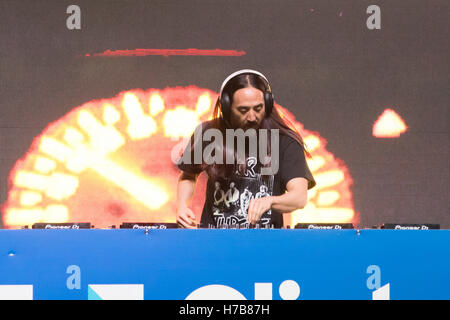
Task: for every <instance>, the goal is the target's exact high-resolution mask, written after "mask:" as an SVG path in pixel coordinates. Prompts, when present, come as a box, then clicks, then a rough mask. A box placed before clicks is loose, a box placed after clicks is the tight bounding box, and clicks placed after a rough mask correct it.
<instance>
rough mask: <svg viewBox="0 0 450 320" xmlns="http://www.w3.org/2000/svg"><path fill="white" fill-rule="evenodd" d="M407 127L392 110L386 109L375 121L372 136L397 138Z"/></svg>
mask: <svg viewBox="0 0 450 320" xmlns="http://www.w3.org/2000/svg"><path fill="white" fill-rule="evenodd" d="M407 129H408V127H407V126H406V124H405V122H404V121H403V119H402V118H401V117H400V116H399V115H398V114H397V113H396V112H395V111H394V110H392V109H386V110H384V111H383V113H382V114H381V115H380V116H379V117H378V119H377V121H375V123H374V125H373V129H372V135H373V136H374V137H375V138H398V137H400V134H402V133H405V132H406V130H407Z"/></svg>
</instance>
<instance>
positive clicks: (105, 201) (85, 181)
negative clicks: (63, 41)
mask: <svg viewBox="0 0 450 320" xmlns="http://www.w3.org/2000/svg"><path fill="white" fill-rule="evenodd" d="M216 99H217V93H215V92H213V91H211V90H208V89H202V88H198V87H196V86H188V87H175V88H166V89H163V90H159V89H148V90H145V91H144V90H141V89H137V90H130V91H125V92H121V93H119V94H118V95H117V96H115V97H113V98H110V99H101V100H93V101H89V102H87V103H85V104H83V105H81V106H79V107H76V108H74V109H73V110H72V111H70V112H69V113H68V114H66V115H65V116H63V117H62V118H60V119H58V120H56V121H54V122H53V123H50V124H49V125H48V126H47V128H45V129H44V131H43V132H42V134H41V135H39V136H38V137H36V138H35V139H34V141H33V143H32V145H31V147H30V149H29V150H28V152H27V153H26V155H25V156H24V157H23V158H21V159H19V160H18V161H17V162H16V164H15V166H14V168H13V169H12V171H11V172H10V176H9V191H8V198H7V200H6V202H5V203H4V204H3V206H2V218H3V223H4V225H5V227H6V228H17V227H21V226H31V225H32V224H34V223H37V222H91V224H93V225H94V226H95V227H96V228H107V227H109V226H111V225H116V226H117V225H120V224H121V223H122V222H175V205H176V203H175V200H176V186H177V181H178V176H179V173H180V171H179V170H178V168H177V167H176V166H175V165H174V163H173V161H172V159H173V158H174V155H175V158H176V155H179V153H180V151H182V150H183V148H184V146H185V145H186V142H187V139H186V138H188V137H190V136H191V134H192V133H193V131H194V129H195V127H196V126H197V125H198V124H199V123H200V122H202V121H205V120H208V119H209V118H210V117H211V114H212V110H213V105H214V103H215V100H216ZM276 107H277V108H278V110H279V111H280V112H281V113H282V115H283V117H285V118H287V119H289V120H290V121H291V123H293V124H294V125H295V126H296V128H297V129H298V130H299V131H300V132H301V133H302V135H303V138H304V140H305V143H306V145H307V147H308V149H309V151H310V152H311V154H312V156H313V158H312V159H308V160H307V161H308V165H309V167H310V169H311V171H312V173H313V175H314V177H315V179H316V181H317V186H316V187H315V188H313V189H312V190H310V191H308V205H307V206H306V207H305V208H304V209H302V210H298V211H295V212H293V214H292V215H291V218H290V219H289V220H288V221H286V224H287V225H290V226H293V225H295V224H296V223H298V222H336V223H338V222H353V223H358V222H359V216H358V214H357V213H355V211H354V209H353V200H352V193H351V191H350V186H351V184H352V179H351V177H350V175H349V173H348V170H347V168H346V167H345V165H344V164H343V163H342V161H340V160H338V159H335V158H334V156H333V155H332V154H331V153H329V152H328V151H326V149H325V145H326V141H325V140H324V139H323V138H322V137H320V135H319V134H317V133H314V132H309V131H307V130H304V129H303V125H302V124H300V123H299V122H297V121H296V120H295V118H294V117H293V115H292V114H291V113H290V112H289V111H287V110H286V109H284V108H282V107H281V106H279V105H276ZM205 190H206V176H205V174H202V175H201V176H200V178H199V181H198V183H197V189H196V192H195V195H194V198H193V202H192V207H193V210H194V212H196V213H197V220H198V221H200V214H201V211H202V207H203V203H204V199H205Z"/></svg>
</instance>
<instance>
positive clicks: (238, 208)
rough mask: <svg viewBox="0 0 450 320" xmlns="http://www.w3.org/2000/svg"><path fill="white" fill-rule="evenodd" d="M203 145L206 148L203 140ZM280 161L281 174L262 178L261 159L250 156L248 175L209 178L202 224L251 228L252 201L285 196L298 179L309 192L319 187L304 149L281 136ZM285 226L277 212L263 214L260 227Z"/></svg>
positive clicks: (196, 169)
mask: <svg viewBox="0 0 450 320" xmlns="http://www.w3.org/2000/svg"><path fill="white" fill-rule="evenodd" d="M202 126H203V130H204V129H205V128H206V126H207V124H206V123H203V124H202ZM191 143H195V142H194V136H192V137H191ZM202 145H203V148H204V142H203V141H202ZM188 149H189V150H188ZM188 151H189V152H190V151H191V149H190V146H189V145H188V147H187V148H186V149H185V151H184V153H183V155H184V154H185V153H186V152H188ZM191 159H193V158H192V156H191ZM279 159H280V161H279V166H278V171H277V172H276V173H275V174H273V175H262V174H261V164H260V163H259V161H258V159H257V157H248V158H247V159H246V161H247V167H246V170H245V172H242V171H243V170H233V172H230V173H229V174H228V175H227V176H226V177H219V178H216V179H213V178H212V177H208V182H207V187H206V199H205V204H204V206H203V212H202V217H201V225H202V226H203V227H211V228H214V227H215V228H223V227H226V228H233V227H237V228H246V227H248V226H249V224H248V220H247V211H248V206H249V203H250V200H251V199H254V198H255V199H256V198H261V197H266V196H271V195H272V196H278V195H281V194H283V193H285V191H286V184H287V183H288V182H289V180H291V179H293V178H297V177H302V178H306V179H307V180H308V189H311V188H313V187H314V186H315V185H316V181H315V180H314V177H313V176H312V174H311V171H310V170H309V168H308V165H307V163H306V159H305V153H304V151H303V148H302V147H301V146H300V144H299V143H298V142H297V141H296V140H294V139H293V138H291V137H290V136H287V135H283V134H281V133H280V135H279ZM192 162H194V161H192ZM192 162H191V163H192ZM178 168H179V169H181V170H183V171H186V172H189V173H194V174H198V173H200V172H202V171H203V168H204V166H203V165H199V164H188V163H183V162H180V163H178ZM235 168H236V167H235ZM282 226H283V215H282V214H281V213H280V212H277V211H275V210H269V211H268V212H265V213H263V215H262V216H261V219H260V221H259V224H258V227H260V228H266V227H274V228H281V227H282Z"/></svg>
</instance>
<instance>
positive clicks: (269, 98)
mask: <svg viewBox="0 0 450 320" xmlns="http://www.w3.org/2000/svg"><path fill="white" fill-rule="evenodd" d="M264 104H265V105H266V110H265V111H266V117H268V116H270V114H271V113H272V109H273V94H271V93H270V92H267V91H266V92H264Z"/></svg>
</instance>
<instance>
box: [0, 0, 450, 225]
mask: <svg viewBox="0 0 450 320" xmlns="http://www.w3.org/2000/svg"><path fill="white" fill-rule="evenodd" d="M448 9H449V5H448V3H447V2H445V1H408V3H405V2H403V1H375V2H369V1H153V0H151V1H2V2H1V3H0V26H1V28H0V30H1V31H0V40H1V49H0V97H1V98H0V104H1V106H0V107H1V117H0V137H1V140H0V161H1V162H0V203H1V217H2V218H1V219H0V227H4V228H16V227H20V226H23V225H31V224H32V223H34V222H40V221H55V222H66V221H78V222H92V223H93V224H94V225H95V226H96V227H108V226H110V225H118V224H120V223H121V222H124V221H142V222H144V221H155V222H172V221H174V219H175V214H174V208H175V202H174V201H175V194H176V191H175V190H176V181H177V175H178V173H179V171H178V170H177V169H176V167H175V166H174V165H173V163H172V161H171V160H172V157H174V156H176V154H177V152H179V151H180V150H181V149H182V147H183V146H184V144H183V143H184V142H185V138H187V137H189V136H190V134H191V133H192V131H193V129H194V128H195V126H196V125H197V124H198V123H199V122H200V121H203V120H206V119H208V118H209V117H210V116H211V112H212V109H213V107H214V104H215V100H216V99H217V94H218V91H219V87H220V85H221V83H222V81H223V80H224V79H225V77H227V76H228V75H229V74H230V73H232V72H234V71H236V70H238V69H243V68H251V69H256V70H258V71H260V72H262V73H264V74H265V75H266V76H267V78H268V79H269V81H270V83H271V86H272V89H273V91H274V94H275V101H276V104H277V106H278V108H279V110H280V112H281V113H282V114H283V116H284V117H285V118H287V119H289V120H290V121H291V122H292V123H293V125H295V126H296V128H297V129H299V130H300V132H301V133H302V135H303V138H304V139H305V142H306V144H307V146H308V148H309V150H310V151H311V154H312V156H313V158H312V159H308V164H309V166H310V168H311V171H312V172H313V174H314V177H315V178H316V180H317V187H316V188H314V189H312V190H310V191H309V193H308V197H309V201H308V205H307V206H306V207H305V208H304V209H303V210H299V211H297V212H294V213H293V214H292V215H291V216H290V217H289V218H288V219H286V224H288V225H294V224H295V223H298V222H352V223H354V224H358V225H360V226H365V227H371V226H379V225H381V224H382V223H385V222H397V223H438V224H440V225H441V228H448V227H450V216H449V201H448V194H449V175H450V165H449V119H450V115H449V102H450V99H449V96H448V87H449V76H448V73H447V70H448V68H449V63H448V55H449V42H448V39H449V31H448V30H449V22H448V19H447V14H448ZM204 187H205V177H204V176H203V177H202V178H201V180H200V181H199V184H198V189H197V192H196V195H195V197H194V204H193V206H194V210H195V211H196V213H197V219H200V212H201V207H202V204H203V199H204V194H203V192H202V190H204Z"/></svg>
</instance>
